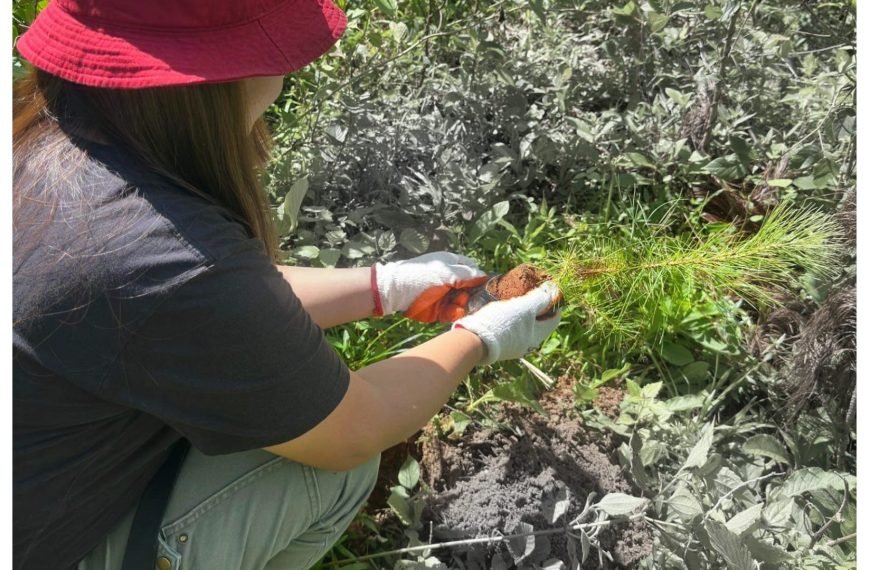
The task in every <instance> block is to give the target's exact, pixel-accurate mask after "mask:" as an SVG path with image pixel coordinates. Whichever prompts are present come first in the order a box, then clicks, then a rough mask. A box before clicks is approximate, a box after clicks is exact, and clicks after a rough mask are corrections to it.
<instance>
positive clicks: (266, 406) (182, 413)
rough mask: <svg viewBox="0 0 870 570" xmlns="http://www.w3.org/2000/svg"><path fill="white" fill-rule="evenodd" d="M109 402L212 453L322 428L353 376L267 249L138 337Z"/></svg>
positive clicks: (220, 264)
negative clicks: (147, 417)
mask: <svg viewBox="0 0 870 570" xmlns="http://www.w3.org/2000/svg"><path fill="white" fill-rule="evenodd" d="M118 366H119V367H120V370H118V374H117V375H113V376H114V379H113V382H111V383H110V384H108V385H104V386H103V387H102V389H103V391H104V396H106V397H109V398H111V399H113V400H115V401H119V402H122V403H124V404H125V405H128V406H130V407H133V408H136V409H139V410H142V411H144V412H146V413H149V414H152V415H154V416H156V417H158V418H161V419H162V420H163V421H165V422H166V423H167V424H169V425H170V426H172V427H173V428H174V429H176V430H177V431H178V432H179V433H181V434H182V435H184V436H185V437H187V438H188V439H189V440H190V441H191V443H192V444H193V445H194V446H195V447H197V448H198V449H199V450H201V451H202V452H203V453H205V454H208V455H218V454H224V453H233V452H237V451H244V450H248V449H255V448H260V447H266V446H269V445H276V444H278V443H283V442H285V441H288V440H290V439H293V438H295V437H297V436H299V435H301V434H303V433H305V432H306V431H308V430H309V429H311V428H312V427H314V426H315V425H317V424H318V423H319V422H320V421H322V420H323V419H324V418H325V417H326V416H328V415H329V414H330V412H331V411H332V410H333V409H334V408H335V407H336V406H337V405H338V403H339V402H340V401H341V399H342V397H343V396H344V394H345V392H346V390H347V386H348V382H349V371H348V368H347V366H346V365H345V364H344V363H343V362H342V361H341V359H340V358H339V357H338V355H337V354H336V352H335V351H334V350H333V349H332V347H331V346H330V345H329V344H328V343H327V341H326V339H325V338H324V335H323V331H322V330H321V329H320V328H319V327H318V326H317V324H316V323H314V321H313V320H312V319H311V317H310V316H309V315H308V313H307V312H306V311H305V310H304V309H303V307H302V304H301V303H300V301H299V298H298V297H296V295H295V294H294V293H293V291H292V289H291V287H290V286H289V284H288V283H287V282H286V281H285V280H284V278H283V276H282V275H281V273H280V272H279V271H278V270H277V268H275V267H274V265H273V264H272V262H271V261H270V260H269V258H268V257H267V256H266V255H265V254H264V253H262V251H253V250H247V251H243V252H241V253H236V254H233V255H232V256H229V257H227V258H224V259H222V260H219V261H217V262H215V264H214V265H213V266H212V267H211V268H209V269H208V270H207V271H204V272H202V273H201V274H199V275H197V276H196V277H193V278H192V279H190V280H189V281H188V282H187V283H185V284H183V285H181V286H179V287H178V289H177V290H175V291H173V292H172V294H171V295H170V296H168V298H167V300H166V301H164V302H163V303H162V304H161V306H160V307H159V308H158V309H157V310H156V311H155V312H154V314H153V315H152V316H151V317H149V318H148V319H147V321H146V322H145V323H144V324H143V325H142V326H140V327H138V328H137V330H136V331H135V332H134V333H133V334H132V335H131V336H130V338H129V340H128V342H127V344H126V346H125V347H124V349H123V350H122V354H121V358H120V359H119V362H118Z"/></svg>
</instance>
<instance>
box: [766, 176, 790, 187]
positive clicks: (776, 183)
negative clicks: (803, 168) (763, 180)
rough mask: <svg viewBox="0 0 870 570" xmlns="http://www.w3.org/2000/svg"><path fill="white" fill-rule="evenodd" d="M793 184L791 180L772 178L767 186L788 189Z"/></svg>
mask: <svg viewBox="0 0 870 570" xmlns="http://www.w3.org/2000/svg"><path fill="white" fill-rule="evenodd" d="M791 183H792V179H791V178H772V179H771V180H768V181H767V185H768V186H773V187H774V188H788V187H789V186H791Z"/></svg>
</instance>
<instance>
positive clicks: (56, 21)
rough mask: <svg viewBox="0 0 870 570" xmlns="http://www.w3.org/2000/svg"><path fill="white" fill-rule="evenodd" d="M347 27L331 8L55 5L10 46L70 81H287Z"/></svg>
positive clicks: (76, 1)
mask: <svg viewBox="0 0 870 570" xmlns="http://www.w3.org/2000/svg"><path fill="white" fill-rule="evenodd" d="M346 26H347V20H346V19H345V16H344V13H343V12H342V11H341V10H339V9H338V8H337V7H336V6H335V4H333V3H332V2H331V1H330V0H54V1H53V2H51V3H50V4H49V5H48V6H47V7H46V8H45V9H44V10H43V11H42V12H41V13H40V14H39V16H37V18H36V19H35V20H34V22H33V24H32V25H31V26H30V28H29V29H28V30H27V32H25V33H24V34H23V35H22V36H21V37H20V38H19V39H18V43H17V48H18V51H19V53H20V54H21V55H22V56H23V57H24V58H25V59H27V60H28V61H29V62H30V63H32V64H33V65H34V66H36V67H38V68H39V69H42V70H44V71H47V72H49V73H51V74H54V75H57V76H60V77H62V78H64V79H66V80H68V81H72V82H74V83H80V84H83V85H90V86H92V87H108V88H119V89H139V88H144V87H159V86H166V85H191V84H195V83H218V82H223V81H231V80H234V79H242V78H245V77H254V76H262V75H285V74H287V73H290V72H291V71H295V70H297V69H299V68H301V67H304V66H305V65H307V64H309V63H311V62H312V61H313V60H315V59H316V58H317V57H319V56H320V55H322V54H323V53H325V52H326V51H327V50H328V49H329V48H330V47H331V46H332V45H333V44H334V43H335V42H336V40H338V38H339V36H341V34H342V32H344V30H345V27H346Z"/></svg>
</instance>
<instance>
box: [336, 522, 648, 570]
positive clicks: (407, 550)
mask: <svg viewBox="0 0 870 570" xmlns="http://www.w3.org/2000/svg"><path fill="white" fill-rule="evenodd" d="M642 517H644V514H643V513H638V514H636V515H633V516H631V517H628V518H627V519H615V520H614V519H611V520H606V521H596V522H590V523H581V524H576V525H567V526H564V527H560V528H550V529H545V530H536V531H532V532H523V533H518V534H508V535H502V536H483V537H480V538H467V539H463V540H452V541H450V542H439V543H437V544H421V545H420V546H409V547H407V548H399V549H396V550H389V551H387V552H376V553H374V554H367V555H365V556H358V557H356V558H349V559H347V560H338V561H335V562H331V563H329V564H325V566H327V567H334V566H339V567H340V566H344V565H346V564H352V563H354V562H363V561H365V560H373V559H375V558H383V557H385V556H394V555H397V554H410V553H413V552H424V551H426V550H438V549H441V548H452V547H454V546H468V545H471V544H493V543H497V542H504V541H506V540H513V539H514V538H526V537H528V536H545V535H551V534H560V533H567V532H568V531H572V530H584V529H588V528H596V527H602V526H610V525H612V524H614V523H622V522H628V521H633V520H637V519H639V518H642Z"/></svg>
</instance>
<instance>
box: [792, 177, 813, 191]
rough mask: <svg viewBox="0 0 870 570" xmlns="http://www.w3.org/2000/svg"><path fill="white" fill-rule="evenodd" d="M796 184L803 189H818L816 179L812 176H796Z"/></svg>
mask: <svg viewBox="0 0 870 570" xmlns="http://www.w3.org/2000/svg"><path fill="white" fill-rule="evenodd" d="M793 183H794V185H795V186H797V187H798V188H800V189H801V190H815V189H816V181H815V179H813V177H812V176H801V177H800V178H795V179H794V181H793Z"/></svg>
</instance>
